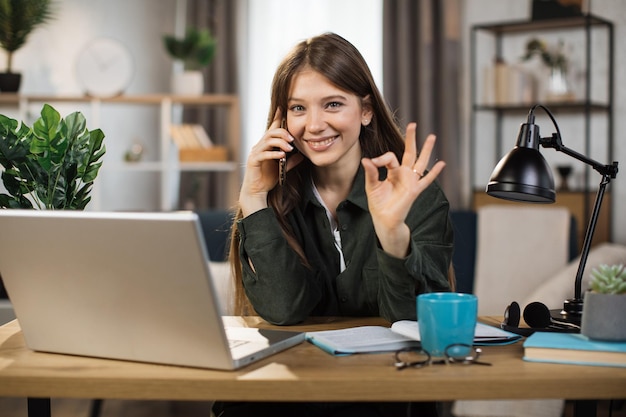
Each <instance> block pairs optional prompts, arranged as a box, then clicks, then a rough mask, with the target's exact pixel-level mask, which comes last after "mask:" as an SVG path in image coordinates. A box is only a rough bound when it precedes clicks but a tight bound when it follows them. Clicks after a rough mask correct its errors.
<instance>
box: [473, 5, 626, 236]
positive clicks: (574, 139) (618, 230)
mask: <svg viewBox="0 0 626 417" xmlns="http://www.w3.org/2000/svg"><path fill="white" fill-rule="evenodd" d="M530 3H531V2H530V1H529V0H466V1H465V2H464V5H465V10H464V14H465V18H464V27H463V33H466V34H467V36H465V37H464V38H463V41H464V49H463V50H464V60H463V62H464V65H465V71H463V74H464V79H463V81H464V84H463V85H464V86H465V87H464V97H463V99H462V103H463V104H464V105H463V107H464V112H463V123H462V126H464V137H465V138H466V140H464V141H463V143H464V144H466V145H465V146H467V144H468V141H469V134H470V133H469V132H470V130H469V129H470V98H469V85H470V79H469V68H470V67H469V65H470V60H469V46H470V36H469V34H470V32H471V26H472V25H474V24H485V23H496V22H502V21H513V20H524V19H528V18H529V17H530V11H531V6H530ZM591 5H592V9H591V13H592V14H594V15H597V16H600V17H603V18H605V19H607V20H609V21H612V22H613V24H614V40H615V46H614V53H615V55H614V59H615V62H614V69H615V78H614V103H615V107H614V120H613V129H614V135H613V136H614V138H613V141H614V154H613V159H614V160H616V161H619V162H620V164H621V170H622V172H621V173H620V174H618V176H617V178H616V179H615V180H613V181H612V182H611V184H610V185H609V187H608V191H610V193H611V195H612V202H613V204H612V211H613V240H614V241H616V242H618V243H622V244H626V217H624V216H623V215H621V213H622V212H623V208H622V206H623V205H624V203H626V173H624V167H625V166H626V141H625V138H624V137H623V135H622V134H621V133H620V132H624V131H625V129H626V119H624V117H622V115H623V114H625V112H626V90H625V89H624V88H623V87H622V86H624V85H625V84H626V73H625V72H624V71H621V70H620V68H624V66H625V65H626V47H624V45H623V44H622V42H620V39H624V37H625V36H626V2H624V1H623V0H593V1H592V2H591ZM580 32H581V31H572V32H565V33H564V34H558V33H556V34H549V35H545V36H544V35H541V36H540V37H542V38H545V39H546V40H549V41H551V42H558V40H559V39H563V40H564V41H565V42H566V51H567V52H568V53H569V54H570V56H571V57H572V68H571V72H572V74H571V80H570V81H571V86H572V87H573V90H574V91H575V92H577V93H578V94H581V91H582V90H581V89H582V86H583V82H584V80H583V78H582V77H583V76H584V74H583V73H582V69H581V64H580V63H582V62H584V61H583V60H582V59H583V58H582V54H583V52H584V50H583V45H584V43H583V42H584V41H583V38H582V36H581V33H580ZM529 37H530V36H529V35H528V34H525V35H523V36H520V37H519V39H517V41H518V43H517V45H516V44H515V43H514V44H513V45H511V44H508V48H507V49H506V50H505V51H504V54H505V56H506V57H507V58H508V61H509V63H513V62H514V61H515V60H518V58H519V57H520V56H521V55H522V54H523V52H524V43H525V41H526V40H527V39H529ZM592 42H593V48H595V50H598V49H600V48H602V47H603V46H604V45H606V43H604V42H603V41H602V39H601V37H600V36H598V37H597V38H592ZM594 55H595V53H594ZM604 56H606V55H604ZM604 56H603V57H604ZM485 59H487V60H488V59H489V56H487V57H486V58H485V56H482V57H481V58H480V61H479V62H486V61H485ZM605 65H606V61H605V60H604V59H601V60H600V59H599V60H597V61H595V63H594V64H593V65H592V74H606V72H605V71H604V70H605V68H606V67H605ZM605 86H606V81H605V80H604V79H602V78H595V79H594V80H592V91H593V95H592V98H595V99H598V100H601V99H603V98H604V97H605V96H606V95H603V88H604V89H605V88H606V87H605ZM529 107H530V106H529ZM547 107H548V108H549V104H547ZM537 114H538V115H539V114H540V112H538V113H537ZM555 118H556V119H557V122H558V124H559V127H560V129H561V133H562V138H563V144H564V145H565V146H567V147H569V148H571V149H574V150H576V151H578V152H581V153H585V150H584V135H583V133H584V129H583V124H582V115H580V114H578V115H568V114H566V113H560V114H556V115H555ZM593 120H595V121H594V122H593V123H592V128H591V131H592V134H591V144H592V148H591V155H590V156H591V157H592V158H594V159H596V160H598V161H599V162H601V163H610V162H612V161H608V160H607V157H606V147H605V143H606V129H607V124H606V120H604V121H603V120H602V117H600V118H597V117H596V118H595V119H593ZM524 121H525V117H524V116H523V117H522V119H520V120H515V119H514V118H513V119H512V120H509V121H508V122H506V123H505V124H504V126H503V130H504V132H503V133H504V135H505V138H504V139H503V141H502V143H503V151H504V152H507V151H508V150H509V149H511V148H512V147H513V145H514V143H515V139H516V135H517V130H518V127H519V124H520V123H522V122H524ZM488 124H489V123H488V122H487V123H485V124H484V126H485V127H487V125H488ZM540 127H541V133H542V135H543V136H547V135H549V134H551V133H552V132H553V131H554V130H553V129H552V126H551V124H550V123H549V122H547V121H546V122H540ZM485 130H486V129H485ZM484 139H485V140H484V142H485V143H484V144H483V146H481V152H479V155H478V162H477V163H476V165H475V167H477V171H476V172H477V174H478V175H477V178H476V183H475V184H474V186H484V185H486V181H487V179H488V178H489V174H490V173H491V170H492V169H493V166H494V162H493V154H492V153H490V149H491V148H492V146H493V136H490V135H489V134H487V135H485V136H484ZM463 151H464V154H465V155H468V149H467V148H465V149H463ZM542 155H543V156H544V157H545V158H546V160H547V161H548V163H549V164H550V165H551V167H553V168H554V167H555V166H556V165H558V164H561V163H562V164H570V165H572V167H573V168H574V178H573V180H574V184H578V185H580V184H581V181H582V172H583V169H584V168H585V165H584V164H582V163H580V162H578V161H576V160H574V159H572V158H570V157H568V156H567V155H564V154H562V153H559V152H555V151H554V150H551V149H543V150H542ZM469 163H470V161H469V160H466V161H465V166H464V169H465V171H466V178H469V174H470V171H469V166H470V165H469ZM590 177H591V178H590V183H589V184H590V186H591V187H592V188H594V189H595V188H597V186H598V184H599V182H600V175H599V174H597V173H596V172H595V171H592V173H591V174H590ZM558 178H559V177H558V175H557V174H556V173H555V181H557V182H558ZM483 180H484V181H483ZM468 185H469V184H468ZM470 188H471V187H470ZM466 192H467V194H469V192H470V189H469V188H468V189H467V190H466Z"/></svg>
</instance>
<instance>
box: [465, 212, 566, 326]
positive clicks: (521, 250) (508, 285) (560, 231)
mask: <svg viewBox="0 0 626 417" xmlns="http://www.w3.org/2000/svg"><path fill="white" fill-rule="evenodd" d="M477 215H478V217H477V219H478V223H477V231H478V234H477V242H478V244H477V247H476V268H475V276H474V294H476V296H478V300H479V301H478V314H479V315H498V314H502V313H503V312H504V309H505V308H506V306H507V305H508V304H509V303H510V302H511V301H513V300H519V299H522V298H525V297H526V295H528V294H530V293H531V292H532V291H533V290H534V289H535V288H536V287H537V286H539V285H540V284H542V283H543V282H544V281H545V280H546V279H548V278H549V277H551V276H552V275H554V274H555V273H556V272H557V271H558V270H559V269H561V268H563V267H565V266H566V265H567V262H568V260H569V258H568V255H569V226H570V213H569V211H568V210H567V209H566V208H564V207H546V206H536V207H534V206H533V207H523V206H519V207H517V206H507V205H490V206H483V207H481V208H479V209H478V212H477Z"/></svg>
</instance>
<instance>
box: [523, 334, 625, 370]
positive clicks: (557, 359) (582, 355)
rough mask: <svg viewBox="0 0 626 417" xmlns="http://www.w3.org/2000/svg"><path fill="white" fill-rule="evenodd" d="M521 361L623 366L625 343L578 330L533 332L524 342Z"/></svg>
mask: <svg viewBox="0 0 626 417" xmlns="http://www.w3.org/2000/svg"><path fill="white" fill-rule="evenodd" d="M524 360H526V361H530V362H549V363H565V364H572V365H592V366H619V367H626V342H604V341H599V340H592V339H589V338H588V337H587V336H585V335H582V334H580V333H557V332H535V333H533V334H532V335H530V336H529V337H528V338H527V339H526V340H525V341H524Z"/></svg>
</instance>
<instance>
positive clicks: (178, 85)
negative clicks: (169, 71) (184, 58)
mask: <svg viewBox="0 0 626 417" xmlns="http://www.w3.org/2000/svg"><path fill="white" fill-rule="evenodd" d="M203 93H204V74H203V73H202V71H183V72H177V73H174V74H173V75H172V94H176V95H181V96H200V95H202V94H203Z"/></svg>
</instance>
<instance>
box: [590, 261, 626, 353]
mask: <svg viewBox="0 0 626 417" xmlns="http://www.w3.org/2000/svg"><path fill="white" fill-rule="evenodd" d="M625 318H626V268H625V267H624V265H621V264H620V265H604V264H603V265H599V266H598V268H594V269H593V271H592V272H591V281H590V291H588V292H587V293H586V294H585V302H584V304H583V316H582V323H581V331H580V332H581V333H582V334H584V335H585V336H587V337H589V338H590V339H598V340H607V341H614V342H617V341H626V320H625Z"/></svg>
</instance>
